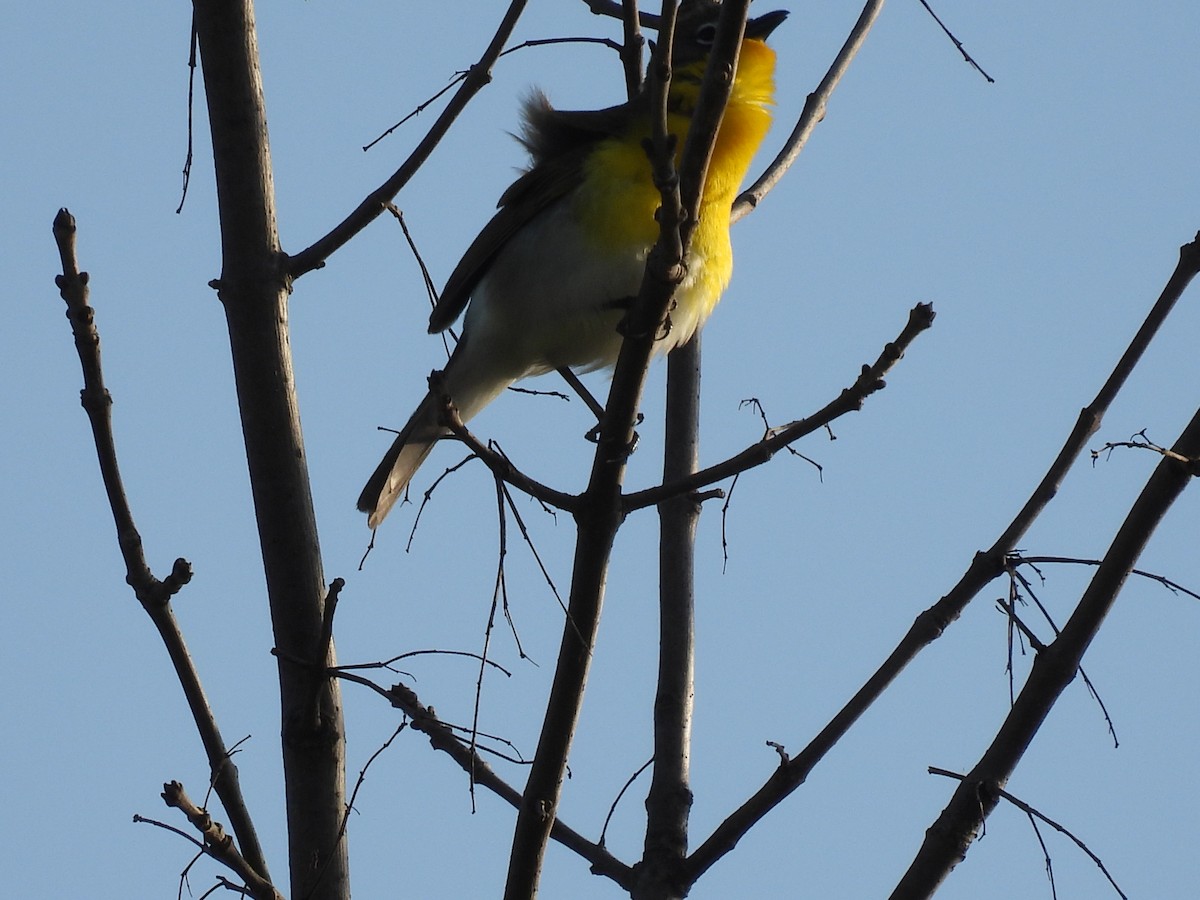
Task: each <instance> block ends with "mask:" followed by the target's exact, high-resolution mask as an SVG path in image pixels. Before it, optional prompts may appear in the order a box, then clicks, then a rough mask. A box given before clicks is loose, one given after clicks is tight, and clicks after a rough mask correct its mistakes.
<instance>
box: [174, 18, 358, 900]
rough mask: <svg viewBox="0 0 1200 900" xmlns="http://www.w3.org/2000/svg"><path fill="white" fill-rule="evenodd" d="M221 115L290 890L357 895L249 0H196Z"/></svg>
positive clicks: (230, 276)
mask: <svg viewBox="0 0 1200 900" xmlns="http://www.w3.org/2000/svg"><path fill="white" fill-rule="evenodd" d="M194 9H195V24H196V29H197V34H198V37H199V43H200V53H201V62H202V67H203V73H204V87H205V93H206V95H207V99H208V111H209V119H210V123H211V129H212V140H213V158H214V164H215V169H216V181H217V200H218V205H219V210H220V217H221V251H222V263H221V276H220V279H219V280H218V281H217V282H216V283H215V286H216V287H217V289H218V292H219V296H220V298H221V302H222V304H223V305H224V307H225V313H226V317H227V320H228V324H229V339H230V346H231V349H232V353H233V369H234V378H235V382H236V385H237V394H238V405H239V409H240V412H241V418H242V429H243V433H244V436H245V441H246V457H247V462H248V464H249V468H250V483H251V487H252V491H253V495H254V507H255V512H256V515H257V520H258V532H259V540H260V542H261V545H262V554H263V567H264V572H265V575H266V582H267V594H268V598H269V602H270V608H271V620H272V623H273V627H274V636H275V646H276V648H277V649H278V650H279V685H280V702H281V708H282V738H283V766H284V779H285V785H286V787H285V790H286V802H287V820H288V852H289V860H290V866H291V896H293V897H296V898H307V900H325V898H342V897H349V886H348V884H349V879H348V869H347V857H346V850H345V843H344V841H343V840H341V838H340V837H339V832H340V828H341V822H342V816H343V811H344V808H345V806H344V804H345V775H344V732H343V723H342V711H341V702H340V694H339V692H338V689H337V686H336V684H334V683H332V682H331V681H330V680H329V679H327V678H325V677H324V676H323V674H322V673H321V671H320V669H319V668H318V665H319V664H322V663H325V662H332V661H333V647H332V645H331V646H329V647H328V648H326V647H323V646H321V617H322V611H323V605H324V597H325V579H324V575H323V573H322V570H321V557H320V545H319V542H318V540H317V528H316V517H315V515H314V513H313V506H312V494H311V489H310V486H309V480H308V468H307V462H306V458H305V454H304V440H303V437H302V435H301V431H300V417H299V411H298V408H297V404H296V396H295V385H294V383H293V377H292V360H291V350H290V346H289V338H288V327H287V299H288V292H289V288H290V284H289V282H288V280H287V279H286V277H285V276H284V275H283V271H284V268H283V259H284V257H283V253H282V251H281V250H280V246H279V235H278V231H277V228H276V223H275V196H274V186H273V182H272V174H271V160H270V148H269V145H268V141H267V125H266V113H265V108H264V102H263V92H262V80H261V75H260V71H259V65H258V47H257V38H256V35H255V29H254V10H253V6H252V4H251V3H250V2H249V0H197V2H196V3H195V5H194Z"/></svg>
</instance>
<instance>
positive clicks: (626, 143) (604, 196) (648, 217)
mask: <svg viewBox="0 0 1200 900" xmlns="http://www.w3.org/2000/svg"><path fill="white" fill-rule="evenodd" d="M774 69H775V52H774V51H773V50H771V49H770V48H769V47H768V46H767V45H766V44H765V43H763V42H762V41H758V40H747V41H744V42H743V44H742V49H741V55H740V59H739V63H738V70H737V76H736V78H735V79H734V84H733V91H732V93H731V95H730V98H729V103H728V105H727V106H726V108H725V116H724V118H723V119H722V122H721V129H720V131H719V132H718V134H717V140H716V144H715V145H714V147H713V155H712V159H711V161H710V163H709V169H708V173H707V176H706V179H705V182H704V191H703V194H702V197H701V203H700V210H699V220H698V222H697V224H696V229H695V231H694V232H693V233H692V242H691V246H690V248H689V252H688V257H687V270H688V271H687V275H686V277H685V280H684V283H683V284H682V285H680V288H679V290H678V291H677V292H676V308H675V310H674V311H673V312H672V314H671V321H672V332H673V340H670V341H669V344H670V345H671V346H675V345H677V344H680V343H683V342H685V341H687V340H688V338H690V337H691V336H692V333H693V332H694V331H695V330H696V328H698V327H699V326H700V325H702V324H703V323H704V320H705V319H707V318H708V316H709V314H710V313H711V312H712V310H713V307H714V306H716V303H717V300H718V299H719V298H720V296H721V292H722V291H724V289H725V287H726V285H728V283H729V279H730V276H731V274H732V272H733V252H732V249H731V247H730V242H729V226H730V221H729V214H730V207H731V206H732V204H733V200H734V198H735V197H736V196H737V192H738V189H739V188H740V186H741V184H742V181H743V179H744V178H745V177H746V172H747V170H748V169H749V167H750V162H751V160H752V159H753V157H754V154H755V152H756V151H757V150H758V147H759V144H761V143H762V139H763V137H764V136H765V135H766V133H767V128H768V127H769V126H770V123H771V114H770V112H769V110H768V107H769V106H770V104H771V103H772V100H773V96H774ZM685 74H688V75H690V76H691V77H687V78H679V77H677V78H676V80H675V81H674V82H673V84H672V89H671V96H670V109H671V110H672V112H671V113H670V114H669V116H668V123H667V125H668V129H669V130H670V131H671V132H672V133H673V134H675V135H677V136H678V147H679V150H678V151H677V152H682V149H683V144H684V142H685V141H686V139H687V133H688V129H689V127H690V126H691V112H692V109H693V108H694V105H695V102H696V98H697V95H698V93H699V84H698V75H699V72H692V73H685ZM649 134H650V125H649V122H648V121H641V122H638V123H636V125H635V127H633V128H632V129H631V130H630V131H629V132H628V133H627V134H624V135H622V136H620V137H614V138H609V139H608V140H605V141H603V142H601V143H600V144H599V145H598V146H597V147H596V149H595V150H594V151H593V152H592V154H591V155H590V156H589V158H588V160H587V162H586V164H585V171H584V178H583V183H582V184H581V185H580V188H579V190H578V192H577V193H576V195H575V199H574V204H575V214H576V215H577V216H578V217H579V219H580V221H581V223H582V225H583V227H584V230H585V232H586V233H587V234H589V235H590V236H591V237H592V239H593V242H594V246H595V248H596V252H597V253H602V254H603V253H607V254H612V255H613V256H614V258H616V257H618V256H619V257H621V258H622V259H623V260H626V259H628V258H629V256H630V255H631V254H634V255H637V256H638V258H639V259H640V260H644V259H645V256H646V254H647V253H648V252H649V249H650V247H652V246H653V244H654V242H655V241H656V240H657V238H658V225H657V223H656V222H655V220H654V214H655V211H656V210H657V209H658V207H659V205H660V203H661V198H660V195H659V192H658V189H657V188H655V186H654V182H653V180H652V177H651V172H650V164H649V161H648V159H647V158H646V152H645V150H644V149H643V146H642V141H643V140H644V139H645V138H646V137H648V136H649ZM678 162H679V159H678V156H677V157H676V163H677V164H678ZM668 349H669V348H668Z"/></svg>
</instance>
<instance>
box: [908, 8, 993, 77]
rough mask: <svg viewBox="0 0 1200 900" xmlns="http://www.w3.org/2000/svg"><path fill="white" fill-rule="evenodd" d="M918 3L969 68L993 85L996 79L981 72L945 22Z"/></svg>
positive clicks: (981, 69) (977, 64)
mask: <svg viewBox="0 0 1200 900" xmlns="http://www.w3.org/2000/svg"><path fill="white" fill-rule="evenodd" d="M920 3H921V5H922V6H923V7H925V12H927V13H929V15H931V16H933V21H935V22H937V23H938V26H939V27H940V28H941V29H942V31H944V32H945V33H946V37H948V38H950V40H951V41H953V42H954V46H955V47H957V48H958V52H959V53H961V54H962V58H963V59H964V60H966V61H967V62H968V63H970V64H971V67H972V68H973V69H975V71H976V72H978V73H979V74H980V75H982V76H983V77H984V78H986V79H987V81H988V84H995V83H996V79H995V78H993V77H992V76H991V75H989V74H988V73H987V72H985V71H983V67H982V66H980V65H979V63H977V62H975V60H974V59H973V58H972V56H971V54H970V53H968V52H967V48H966V47H964V46H963V44H962V41H960V40H959V39H958V38H956V37H955V36H954V33H953V32H952V31H951V30H950V29H949V28H947V27H946V23H945V22H943V21H942V20H941V19H940V18H938V14H937V13H935V12H934V11H933V9H932V8H930V6H929V4H928V3H926V2H925V0H920Z"/></svg>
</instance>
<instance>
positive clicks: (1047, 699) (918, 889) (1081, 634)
mask: <svg viewBox="0 0 1200 900" xmlns="http://www.w3.org/2000/svg"><path fill="white" fill-rule="evenodd" d="M1171 449H1172V451H1173V453H1174V454H1175V456H1174V458H1172V457H1170V456H1168V457H1166V458H1164V459H1163V460H1162V461H1161V462H1160V463H1159V464H1158V466H1156V467H1155V469H1154V472H1153V473H1152V474H1151V476H1150V478H1149V480H1148V481H1147V482H1146V486H1145V488H1143V490H1142V492H1141V494H1140V495H1139V496H1138V498H1137V500H1135V501H1134V504H1133V507H1132V508H1131V509H1130V511H1129V515H1128V516H1126V518H1125V521H1124V523H1123V524H1122V525H1121V527H1120V529H1119V530H1118V531H1117V534H1116V537H1115V538H1114V539H1113V542H1112V544H1111V545H1110V546H1109V549H1108V552H1107V553H1106V554H1105V555H1104V561H1103V562H1102V563H1101V564H1100V567H1099V568H1098V569H1097V570H1096V574H1095V575H1094V576H1093V577H1092V580H1091V583H1090V584H1089V585H1088V587H1087V590H1085V591H1084V594H1083V597H1082V598H1081V599H1080V601H1079V605H1078V606H1077V607H1076V608H1075V612H1074V613H1072V615H1071V618H1070V619H1068V620H1067V622H1066V624H1065V625H1063V628H1062V632H1061V633H1060V634H1059V635H1058V637H1056V638H1055V639H1054V641H1053V642H1051V643H1050V644H1049V645H1047V647H1046V648H1045V649H1044V650H1042V651H1041V652H1039V653H1038V655H1037V658H1036V659H1035V660H1034V663H1033V669H1032V670H1031V671H1030V673H1029V678H1028V679H1027V680H1026V682H1025V686H1024V687H1023V688H1022V690H1021V693H1020V695H1019V696H1018V697H1017V700H1016V702H1015V703H1014V704H1013V706H1012V709H1011V710H1010V711H1009V713H1008V715H1007V716H1006V717H1005V719H1004V723H1003V724H1002V725H1001V726H1000V729H999V731H997V732H996V737H995V738H994V739H993V741H992V743H991V745H990V746H989V747H988V749H987V750H986V751H985V752H984V754H983V756H982V757H981V758H980V760H979V762H978V763H977V764H976V765H975V767H974V768H973V769H972V770H971V772H970V773H969V774H968V775H967V776H966V777H965V778H964V779H963V781H962V782H961V783H960V784H959V786H958V788H957V790H955V792H954V795H953V796H952V797H951V799H950V802H949V804H947V806H946V808H945V809H944V810H942V814H941V815H940V816H939V817H938V819H937V821H936V822H934V824H933V825H932V826H931V827H930V828H929V829H928V831H927V832H926V833H925V840H924V842H923V843H922V845H921V849H920V850H919V851H918V852H917V855H916V857H915V858H914V859H913V861H912V864H911V865H910V866H909V868H908V871H907V872H906V873H905V875H904V877H903V878H902V879H901V880H900V882H899V884H898V885H897V886H896V889H895V891H894V892H893V893H892V897H893V898H894V900H900V898H909V897H912V898H916V897H928V896H930V895H931V894H932V893H933V892H934V891H935V890H936V889H937V886H938V885H940V884H941V883H942V881H944V880H945V878H946V876H947V875H949V874H950V871H951V870H952V869H953V868H954V867H955V866H956V865H957V864H958V863H959V862H961V861H962V860H963V859H964V858H965V857H966V853H967V849H968V847H969V846H970V844H971V842H972V841H973V840H974V838H975V835H976V834H977V833H978V831H979V828H980V827H981V826H982V824H983V821H984V819H985V818H986V817H987V815H988V814H989V813H990V812H991V811H992V809H994V808H995V806H996V803H997V802H998V800H999V797H1000V793H999V792H1000V791H1001V790H1003V788H1004V786H1005V784H1006V783H1007V782H1008V779H1009V777H1010V776H1011V774H1012V772H1013V769H1015V768H1016V765H1017V763H1018V762H1020V760H1021V757H1022V756H1024V754H1025V750H1026V749H1027V748H1028V746H1029V743H1030V741H1032V740H1033V736H1034V735H1035V734H1037V732H1038V729H1040V728H1041V725H1042V722H1044V721H1045V719H1046V716H1047V715H1049V713H1050V710H1051V708H1052V707H1053V706H1054V704H1055V703H1056V702H1057V701H1058V698H1059V696H1060V695H1061V694H1062V692H1063V691H1064V690H1065V689H1066V687H1067V685H1068V684H1070V683H1071V681H1072V680H1073V679H1074V677H1075V673H1076V672H1077V671H1078V670H1079V666H1080V662H1081V660H1082V659H1083V654H1084V653H1085V652H1086V651H1087V648H1088V646H1089V645H1090V644H1091V642H1092V639H1093V638H1094V637H1095V636H1096V633H1097V632H1098V631H1099V630H1100V626H1101V625H1102V624H1104V619H1105V617H1106V616H1107V615H1108V613H1109V611H1110V610H1111V609H1112V607H1113V604H1114V603H1115V602H1116V599H1117V594H1118V593H1119V592H1120V590H1121V587H1122V585H1124V583H1125V579H1126V578H1127V577H1128V576H1129V572H1130V570H1132V569H1133V567H1134V565H1135V564H1136V562H1137V559H1138V556H1140V555H1141V552H1142V550H1143V549H1144V548H1145V546H1146V544H1147V543H1148V542H1149V540H1150V537H1151V535H1153V534H1154V531H1155V529H1156V528H1157V527H1158V524H1159V523H1160V522H1161V521H1162V518H1163V516H1164V515H1166V512H1167V510H1168V509H1170V507H1171V504H1173V503H1174V502H1175V500H1176V499H1178V497H1179V495H1180V494H1181V493H1183V489H1184V488H1185V487H1186V486H1187V485H1188V483H1189V482H1190V481H1191V479H1192V478H1193V477H1195V476H1197V475H1198V474H1200V465H1198V461H1200V410H1197V411H1196V413H1195V415H1194V416H1193V417H1192V420H1191V421H1190V422H1189V423H1188V425H1187V427H1186V428H1185V429H1184V430H1183V433H1182V434H1181V435H1180V436H1179V440H1177V441H1176V442H1175V445H1174V446H1173V447H1172V448H1171ZM1181 457H1182V458H1183V459H1184V460H1186V462H1181V461H1180V458H1181Z"/></svg>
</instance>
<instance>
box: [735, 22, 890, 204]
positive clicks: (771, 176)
mask: <svg viewBox="0 0 1200 900" xmlns="http://www.w3.org/2000/svg"><path fill="white" fill-rule="evenodd" d="M882 10H883V0H870V2H868V3H867V4H866V6H864V7H863V11H862V13H861V14H860V15H859V17H858V21H857V22H856V23H855V24H854V28H853V29H852V30H851V32H850V36H849V37H848V38H846V42H845V43H844V44H843V45H842V49H841V52H839V53H838V55H837V57H836V58H835V59H834V61H833V64H832V65H831V66H830V67H829V71H828V72H826V73H825V77H824V78H823V79H821V83H820V84H819V85H818V86H817V89H816V90H815V91H813V92H812V93H811V94H809V95H808V99H807V100H806V101H805V102H804V110H803V111H802V112H801V113H800V118H799V119H798V120H797V122H796V127H795V128H793V129H792V133H791V134H790V135H789V136H788V139H787V141H786V142H785V143H784V145H783V149H782V150H780V151H779V154H778V155H777V156H776V157H775V159H773V160H772V161H771V164H770V165H769V166H767V168H766V171H764V172H763V174H762V175H760V176H759V178H758V179H757V180H756V181H755V182H754V184H752V185H750V187H748V188H746V190H744V191H742V194H741V196H739V197H738V198H737V200H735V201H734V203H733V221H734V222H736V221H737V220H738V219H740V218H742V217H743V216H745V215H747V214H749V213H750V211H751V210H753V209H754V208H755V207H756V206H758V204H759V203H760V202H761V201H762V198H763V197H765V196H766V195H767V194H768V193H769V192H770V191H771V189H772V188H773V187H775V185H776V184H778V183H779V180H780V179H781V178H783V176H784V173H786V172H787V170H788V169H790V168H791V166H792V163H794V162H795V161H796V157H798V156H799V155H800V151H801V150H803V149H804V145H805V144H806V143H808V138H809V136H810V135H811V134H812V133H813V129H815V128H816V127H817V125H818V124H819V123H820V122H821V120H822V119H824V118H825V109H826V107H827V106H828V104H829V98H830V97H831V96H833V90H834V88H836V87H837V86H838V82H839V81H841V80H842V76H843V75H845V74H846V70H847V69H849V68H850V63H851V61H852V60H853V59H854V57H855V56H856V55H857V54H858V51H859V48H860V47H862V45H863V42H864V41H865V40H866V39H867V33H868V32H869V31H870V30H871V26H872V25H873V24H875V20H876V19H877V18H879V13H880V12H881V11H882Z"/></svg>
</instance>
